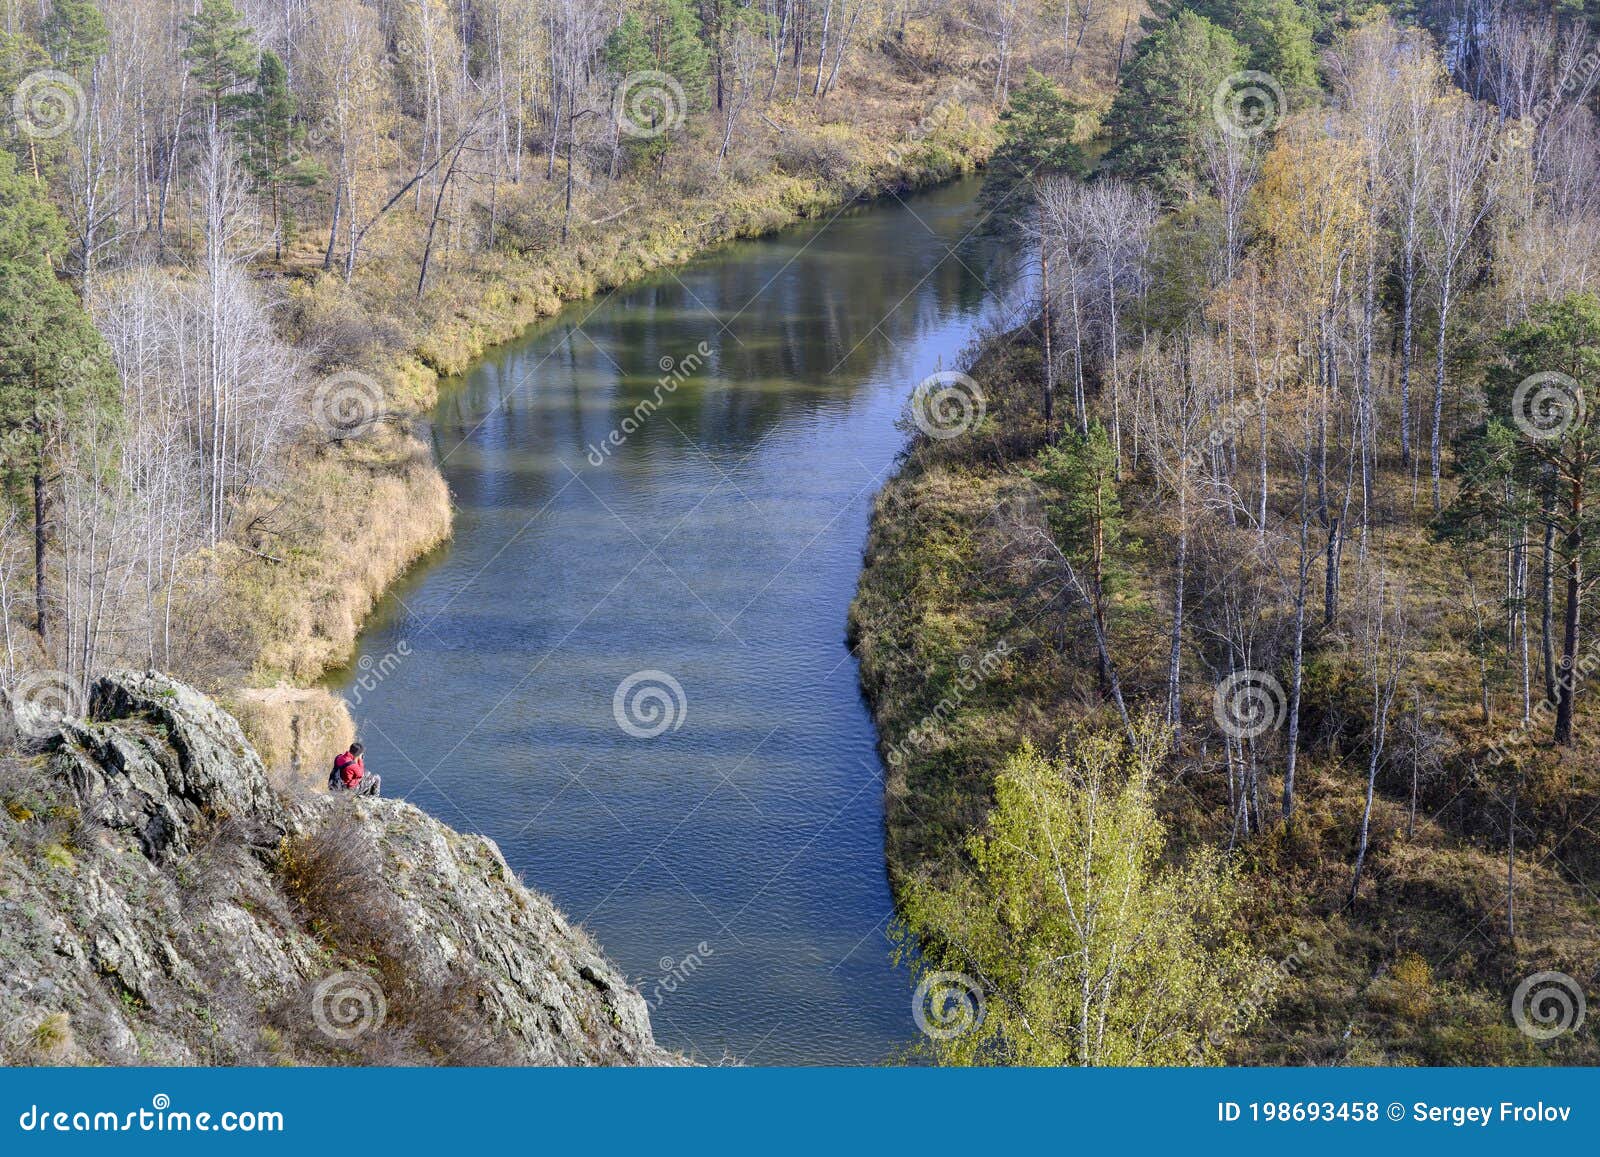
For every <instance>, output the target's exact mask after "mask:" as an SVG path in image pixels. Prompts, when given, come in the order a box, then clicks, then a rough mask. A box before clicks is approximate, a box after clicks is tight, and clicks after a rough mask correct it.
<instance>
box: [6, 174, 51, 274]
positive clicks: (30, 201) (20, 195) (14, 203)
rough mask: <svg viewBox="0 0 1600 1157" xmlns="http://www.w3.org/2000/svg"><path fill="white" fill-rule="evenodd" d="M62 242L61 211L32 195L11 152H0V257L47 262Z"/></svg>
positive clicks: (26, 261)
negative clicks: (58, 211)
mask: <svg viewBox="0 0 1600 1157" xmlns="http://www.w3.org/2000/svg"><path fill="white" fill-rule="evenodd" d="M66 244H67V230H66V226H65V225H64V224H63V223H62V220H61V215H60V214H59V213H57V212H56V211H55V209H54V207H52V206H51V205H50V204H49V203H48V202H47V201H45V200H43V199H42V198H40V197H39V196H37V195H36V187H35V186H34V184H33V182H31V181H30V180H28V178H27V177H25V176H23V175H22V174H21V173H19V172H18V171H17V162H16V160H15V159H14V158H13V157H12V156H11V154H10V153H6V152H0V261H17V262H23V263H25V264H32V265H39V266H48V265H49V263H50V259H51V258H52V257H54V256H55V255H57V254H59V253H60V252H61V251H62V250H63V249H65V248H66Z"/></svg>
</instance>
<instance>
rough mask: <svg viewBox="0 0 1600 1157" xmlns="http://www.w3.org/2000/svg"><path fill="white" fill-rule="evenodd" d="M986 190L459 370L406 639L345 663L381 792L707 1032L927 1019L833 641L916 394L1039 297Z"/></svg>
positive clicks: (749, 1033) (743, 1045)
mask: <svg viewBox="0 0 1600 1157" xmlns="http://www.w3.org/2000/svg"><path fill="white" fill-rule="evenodd" d="M975 193H976V183H975V182H972V181H963V182H959V183H957V184H954V185H951V186H947V187H945V188H943V189H940V190H936V191H934V192H931V193H927V194H923V195H920V196H918V197H915V198H909V199H907V200H906V201H904V202H895V201H890V202H887V203H885V204H881V205H876V206H873V207H870V208H866V209H863V210H860V211H852V212H848V213H844V214H841V215H840V216H839V217H838V218H836V219H834V220H831V221H826V222H817V223H813V224H810V225H806V226H803V227H797V228H795V229H791V230H788V231H786V232H784V233H782V234H780V235H778V236H775V237H772V238H769V239H765V240H760V241H752V242H741V243H738V244H734V245H730V246H726V247H723V248H721V249H719V250H717V251H716V252H715V253H714V254H712V255H710V256H708V257H706V258H703V259H702V260H700V261H698V262H696V263H694V264H692V265H690V266H688V267H686V268H682V269H679V270H677V271H675V272H672V273H665V274H662V275H660V276H657V277H654V278H652V279H651V280H649V281H647V282H645V283H642V284H637V285H634V286H630V287H627V288H625V289H623V290H620V291H618V292H616V293H614V294H611V295H609V296H607V297H605V298H603V299H600V300H597V301H591V302H580V303H577V304H575V305H573V306H571V307H569V308H568V309H566V310H564V311H563V312H562V313H561V314H559V315H557V316H556V317H555V318H552V319H550V320H549V321H547V322H545V323H543V324H542V325H540V326H538V327H536V328H535V329H534V330H532V331H530V332H529V333H528V334H527V335H525V336H524V337H523V338H522V339H520V340H518V341H517V342H515V343H513V344H511V345H509V346H506V347H504V348H503V349H501V350H499V351H497V352H496V353H495V354H493V355H492V356H491V357H489V358H488V359H487V360H485V361H484V362H483V363H482V364H481V365H480V366H479V367H478V368H477V369H475V370H474V371H472V372H471V373H469V374H467V375H465V376H464V377H463V378H462V379H460V380H459V381H457V382H454V383H451V384H450V386H449V387H448V388H447V390H446V391H445V393H444V396H443V398H442V400H441V402H440V404H439V406H438V408H437V410H436V412H435V413H434V415H433V418H432V423H431V430H430V434H431V437H432V439H433V444H434V447H435V452H436V454H437V456H438V459H439V461H440V462H441V464H442V467H443V469H444V472H445V476H446V478H447V479H448V481H449V483H450V489H451V493H452V495H453V496H454V499H455V502H456V504H457V508H458V512H457V518H456V533H455V538H454V541H453V542H452V543H451V544H450V546H449V547H448V548H447V549H446V550H444V551H441V552H439V553H437V554H436V555H435V556H433V557H431V558H430V559H429V560H428V562H427V565H426V566H424V567H423V568H422V569H421V570H419V571H418V572H417V573H416V574H415V575H414V576H412V577H411V578H410V579H408V580H407V581H406V582H405V583H403V584H401V585H400V586H399V587H397V588H396V590H395V592H394V593H393V595H392V596H391V597H390V598H389V599H387V600H386V601H385V603H384V605H383V606H382V607H381V608H380V610H379V613H377V614H376V615H375V616H374V617H373V619H372V622H371V625H370V626H369V629H368V630H367V632H366V634H365V635H364V636H363V638H362V642H361V652H362V654H364V655H366V656H369V657H372V658H374V659H375V658H376V657H379V656H383V655H386V654H389V653H391V652H404V653H405V655H406V657H405V659H404V661H403V662H401V663H400V664H399V665H398V666H397V667H395V668H394V669H393V670H392V671H391V672H390V673H388V674H387V675H386V677H385V678H384V679H383V680H382V681H381V682H379V683H378V685H377V686H374V687H370V689H369V688H365V687H358V686H356V685H355V684H354V682H353V676H352V674H350V673H347V677H346V682H345V684H344V686H345V688H346V693H347V695H349V696H350V697H351V698H352V699H353V700H357V699H358V700H359V701H358V702H357V703H356V715H357V720H358V723H359V725H360V727H361V731H362V735H363V738H364V739H365V740H366V742H367V744H368V747H369V749H370V753H371V756H370V761H371V763H372V764H373V766H374V767H375V768H377V769H379V770H381V771H382V772H383V774H384V782H385V785H386V786H388V787H392V789H393V790H394V791H395V792H396V793H398V794H403V795H405V796H407V797H408V798H410V799H412V800H413V801H414V802H416V803H418V804H420V805H421V806H423V807H425V808H427V809H428V810H430V811H432V812H433V813H434V814H436V815H438V816H440V817H441V818H443V819H444V820H446V821H447V822H449V823H452V824H454V825H456V826H458V827H460V828H463V829H465V830H469V831H477V832H482V833H484V834H486V835H488V836H490V837H492V838H494V839H495V840H496V841H498V842H499V844H500V846H501V848H502V849H503V850H504V852H505V854H506V857H507V859H508V860H509V861H510V863H511V864H512V866H513V867H514V868H516V869H517V870H518V871H520V872H521V873H522V874H523V875H524V877H525V878H526V879H527V881H528V883H529V884H530V885H532V886H533V887H536V888H538V889H540V890H542V891H545V892H548V893H549V894H551V895H552V896H553V897H554V898H555V899H556V901H557V902H558V903H559V904H560V905H561V907H562V908H563V909H564V910H565V911H566V912H567V913H568V914H569V915H570V916H571V918H572V919H573V920H574V921H576V922H579V923H581V924H582V925H583V926H585V927H586V928H588V929H589V930H590V931H591V932H593V933H594V934H595V935H596V937H597V938H598V939H599V941H600V942H601V944H602V945H603V946H604V947H605V950H606V951H607V952H608V953H609V954H610V955H611V956H612V957H613V958H614V959H616V960H617V961H618V962H619V963H620V964H621V965H622V966H623V968H624V969H625V970H626V971H627V972H628V974H629V975H630V976H631V977H632V978H634V979H635V980H636V981H637V982H638V983H639V986H640V988H641V990H642V991H643V992H644V993H645V995H646V996H647V998H650V999H651V1001H652V1005H653V1008H652V1019H653V1021H654V1024H655V1027H656V1032H657V1035H658V1037H659V1038H660V1039H661V1040H662V1041H663V1042H664V1043H665V1044H667V1045H669V1046H672V1047H676V1048H680V1049H683V1050H685V1051H687V1052H692V1053H694V1054H697V1055H699V1056H700V1057H702V1058H707V1059H717V1058H719V1057H721V1056H722V1055H723V1054H724V1052H728V1053H731V1054H732V1055H734V1056H736V1057H739V1058H741V1059H743V1060H746V1061H749V1062H751V1063H757V1064H768V1063H871V1062H876V1061H880V1060H883V1059H885V1058H887V1057H889V1056H891V1055H892V1054H894V1053H896V1052H897V1051H898V1050H900V1049H901V1048H903V1047H904V1045H905V1044H906V1043H907V1042H909V1041H910V1040H911V1039H912V1037H913V1036H914V1034H915V1027H914V1024H913V1021H912V1019H911V1002H910V985H909V983H908V980H907V977H906V976H905V975H904V974H903V972H901V971H899V970H897V969H895V968H894V966H893V965H892V963H891V961H890V946H889V943H888V940H887V935H886V933H887V928H888V925H889V922H890V918H891V915H892V909H891V904H890V897H889V888H888V883H887V879H886V876H885V871H884V863H883V846H882V845H883V804H882V798H881V795H882V782H883V779H882V767H881V765H880V762H879V759H878V756H877V751H876V741H875V735H874V731H873V726H872V721H871V719H870V717H869V716H868V714H867V711H866V709H865V707H864V705H863V704H862V702H861V699H860V696H859V694H858V690H857V673H856V664H855V659H854V657H853V656H852V655H851V654H850V653H849V651H848V650H847V648H846V646H845V644H844V642H843V635H844V624H845V616H846V612H847V609H848V607H849V604H850V600H851V598H852V597H853V594H854V589H855V582H856V578H857V575H858V573H859V570H860V564H861V550H862V546H863V544H864V542H865V538H866V531H867V520H868V516H869V513H870V510H871V503H872V498H873V496H874V494H875V493H876V492H877V490H878V489H879V487H880V486H881V485H882V484H883V482H884V481H885V479H886V478H887V476H888V475H889V473H890V471H891V470H892V469H893V466H894V462H895V459H896V456H897V454H898V452H899V450H900V448H901V447H902V445H903V443H904V435H903V434H902V432H901V431H900V430H899V429H897V420H898V419H899V418H900V416H901V414H902V412H903V407H904V404H905V400H906V397H907V396H908V394H909V392H910V390H911V388H912V386H913V385H914V384H915V383H916V382H917V381H918V380H919V379H920V378H922V377H923V376H925V375H927V374H929V373H931V372H933V371H935V370H937V369H940V368H949V367H951V366H952V365H953V364H955V362H956V361H957V359H958V357H959V354H960V351H961V350H962V348H963V347H964V346H965V345H966V344H967V343H968V342H969V341H970V340H971V338H972V336H973V334H974V333H975V332H976V331H977V330H978V328H979V327H980V326H982V325H983V324H984V323H985V322H986V321H987V320H991V319H993V318H994V317H996V316H998V315H1000V314H1001V313H1002V312H1003V311H1004V310H1005V309H1006V308H1007V305H1006V299H1008V298H1009V299H1014V298H1015V296H1016V295H1017V294H1018V293H1019V292H1021V291H1022V282H1023V281H1024V280H1025V276H1024V274H1023V273H1022V272H1021V271H1020V270H1019V268H1018V264H1019V262H1018V260H1017V258H1016V257H1015V255H1014V254H1012V253H1009V252H1007V251H1006V249H1005V247H1004V246H1001V245H997V244H996V243H995V242H994V241H992V240H987V239H985V238H983V237H981V236H979V235H976V234H975V233H974V227H975V226H976V225H977V224H978V220H979V216H980V215H979V213H978V211H977V210H976V209H975V207H974V198H975ZM1012 304H1014V300H1013V301H1012ZM699 351H703V355H702V353H701V352H699ZM663 378H666V379H668V380H669V381H673V383H674V384H673V385H672V386H671V387H670V388H663V387H662V385H661V382H662V379H663ZM658 397H659V399H660V406H659V408H658V409H654V408H652V407H653V403H654V401H655V399H657V398H658ZM646 399H648V400H650V402H651V403H652V405H651V406H646V407H645V409H644V410H640V409H639V406H640V403H641V402H642V401H645V400H646ZM623 430H626V431H628V432H627V433H626V434H625V435H620V434H619V439H617V440H613V439H611V438H610V435H611V433H612V432H613V431H619V432H620V431H623ZM402 644H404V646H403V647H402ZM386 666H387V665H386ZM640 673H648V674H645V675H643V676H642V677H641V678H637V679H631V677H634V676H636V675H639V674H640ZM630 679H631V685H632V687H633V690H634V695H633V696H630V697H629V698H628V699H626V700H624V702H623V703H622V705H621V707H620V708H619V707H618V705H617V703H616V696H617V693H618V689H619V686H621V685H623V684H624V683H629V682H630ZM368 682H369V683H370V682H372V680H370V679H369V680H368ZM652 712H657V714H652ZM619 713H620V722H619ZM624 724H626V726H624ZM657 730H659V732H660V733H659V734H655V735H653V736H652V737H641V735H642V734H643V733H648V732H652V731H657Z"/></svg>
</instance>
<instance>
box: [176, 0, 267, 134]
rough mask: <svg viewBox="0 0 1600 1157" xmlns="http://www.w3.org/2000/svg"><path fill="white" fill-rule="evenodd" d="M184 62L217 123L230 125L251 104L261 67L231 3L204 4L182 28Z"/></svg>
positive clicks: (216, 0)
mask: <svg viewBox="0 0 1600 1157" xmlns="http://www.w3.org/2000/svg"><path fill="white" fill-rule="evenodd" d="M182 28H183V32H184V35H186V36H187V37H188V38H189V43H188V45H187V46H186V47H185V48H184V50H183V58H184V59H185V60H187V61H188V62H189V75H190V76H191V77H192V78H193V79H194V81H195V83H196V84H197V85H198V86H199V87H200V92H201V94H202V96H203V97H204V98H205V101H206V105H207V107H208V109H209V111H210V114H211V118H212V120H213V121H214V122H218V123H221V122H225V121H231V120H232V119H233V118H234V117H236V116H237V115H238V114H239V113H240V112H241V111H242V110H243V109H245V108H247V107H248V105H249V102H250V91H249V90H250V88H251V86H252V85H254V83H255V80H256V74H257V71H258V64H257V58H256V47H255V44H254V42H253V40H252V38H251V35H250V29H249V27H248V26H247V25H246V24H245V22H244V17H242V16H241V15H239V10H238V9H236V8H235V7H234V6H233V4H232V3H231V2H230V0H202V3H201V5H200V11H199V12H197V13H196V14H195V15H193V16H191V17H189V18H188V19H187V20H185V21H184V22H183V24H182Z"/></svg>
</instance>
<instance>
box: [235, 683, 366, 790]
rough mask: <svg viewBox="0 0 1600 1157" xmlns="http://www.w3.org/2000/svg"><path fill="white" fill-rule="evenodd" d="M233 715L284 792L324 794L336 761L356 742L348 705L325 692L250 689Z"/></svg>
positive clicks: (237, 701) (238, 700) (239, 699)
mask: <svg viewBox="0 0 1600 1157" xmlns="http://www.w3.org/2000/svg"><path fill="white" fill-rule="evenodd" d="M228 709H229V710H230V711H231V712H232V713H233V715H234V717H235V718H237V719H238V720H239V723H240V725H241V726H242V727H243V728H244V732H245V735H246V737H247V738H249V740H250V742H251V743H252V744H253V745H254V746H255V749H256V751H258V752H259V753H260V755H261V758H262V760H263V761H264V762H265V763H266V765H267V770H268V771H269V772H270V773H272V775H273V778H274V782H275V783H276V784H277V785H278V786H279V787H280V788H283V787H288V786H290V785H303V786H305V787H308V788H310V789H312V790H313V791H320V790H323V788H324V787H325V784H326V777H327V773H328V770H329V768H331V767H332V766H333V760H334V757H335V756H337V755H338V754H339V753H340V752H341V751H346V750H348V749H349V747H350V744H351V742H352V741H353V740H354V739H355V737H356V725H355V721H354V720H353V719H351V717H350V707H349V704H347V703H346V702H345V701H344V700H343V699H340V698H339V697H338V696H336V695H333V694H332V693H330V692H328V691H325V690H323V689H321V688H310V689H300V688H295V687H286V686H280V687H254V688H247V689H245V690H243V691H240V692H239V693H238V695H237V696H236V697H235V698H234V700H233V701H232V702H230V703H229V704H228Z"/></svg>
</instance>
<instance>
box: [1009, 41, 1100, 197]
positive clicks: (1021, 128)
mask: <svg viewBox="0 0 1600 1157" xmlns="http://www.w3.org/2000/svg"><path fill="white" fill-rule="evenodd" d="M1081 111H1082V109H1081V108H1080V106H1078V105H1077V104H1075V103H1073V102H1072V101H1071V100H1069V99H1067V95H1066V94H1065V93H1064V92H1062V91H1061V86H1060V85H1058V84H1057V83H1056V82H1055V81H1053V80H1051V79H1050V78H1048V77H1046V76H1041V75H1040V74H1039V73H1037V72H1034V71H1032V70H1029V72H1028V76H1027V79H1026V80H1025V81H1024V82H1023V83H1022V84H1021V85H1019V86H1018V87H1017V88H1015V89H1013V90H1012V92H1011V99H1010V100H1009V101H1007V102H1006V107H1005V111H1004V112H1002V113H1001V114H1000V147H999V148H997V149H996V150H995V152H994V156H993V157H992V158H991V159H990V162H989V168H988V171H987V172H986V173H985V175H984V187H983V196H984V199H985V200H986V201H987V202H989V203H990V204H991V205H998V204H1000V203H1001V202H1002V201H1010V200H1012V198H1013V197H1017V198H1019V199H1021V200H1022V201H1023V202H1024V203H1026V201H1028V200H1030V199H1031V198H1032V195H1033V194H1032V189H1033V187H1034V186H1035V184H1036V182H1038V181H1041V180H1043V179H1044V178H1046V177H1051V176H1057V175H1063V174H1064V175H1067V176H1072V177H1082V176H1083V175H1084V173H1085V172H1086V166H1085V165H1084V161H1083V150H1081V149H1080V148H1079V147H1078V146H1077V145H1076V144H1075V143H1074V142H1073V139H1072V138H1073V136H1074V134H1076V132H1077V129H1078V114H1079V113H1080V112H1081ZM1019 186H1022V187H1021V188H1019Z"/></svg>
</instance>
